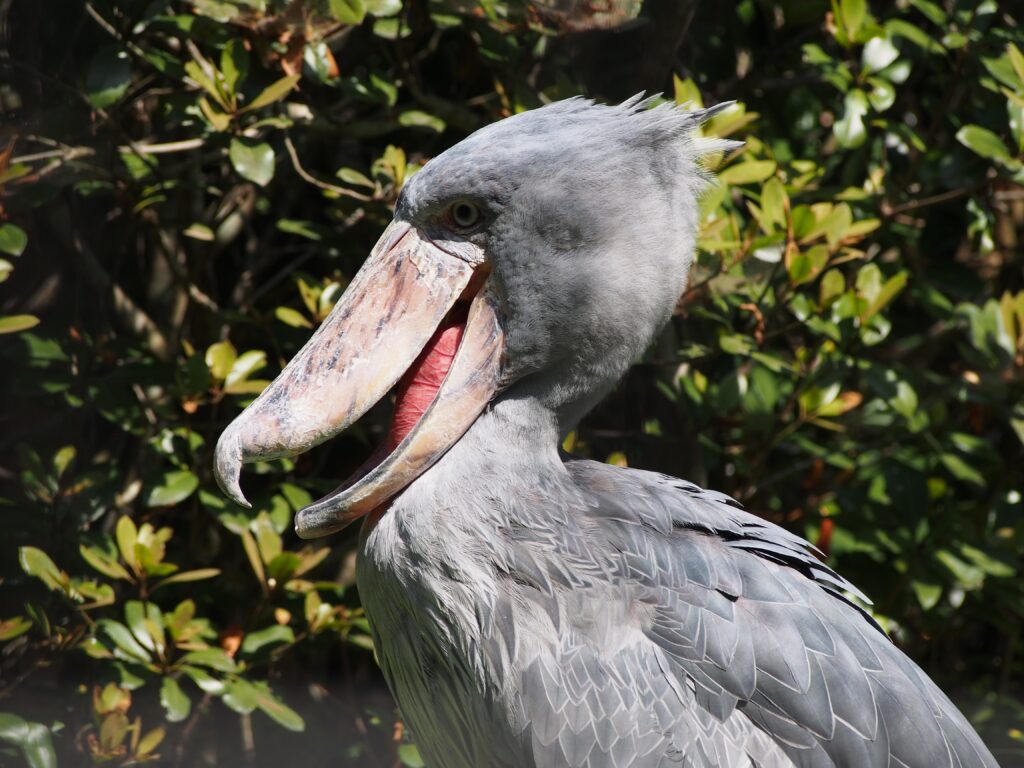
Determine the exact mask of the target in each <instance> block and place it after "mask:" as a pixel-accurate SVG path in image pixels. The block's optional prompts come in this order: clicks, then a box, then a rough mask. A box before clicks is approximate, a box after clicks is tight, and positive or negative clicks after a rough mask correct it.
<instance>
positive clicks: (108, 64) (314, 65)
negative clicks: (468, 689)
mask: <svg viewBox="0 0 1024 768" xmlns="http://www.w3.org/2000/svg"><path fill="white" fill-rule="evenodd" d="M1021 20H1022V19H1021V14H1020V6H1019V5H1016V4H1011V3H1003V2H999V3H997V2H994V0H987V1H986V2H980V3H979V2H971V1H970V0H934V1H933V0H901V1H900V2H896V3H881V2H879V3H872V4H868V3H866V2H865V0H837V2H833V3H829V2H825V1H824V0H817V1H811V2H803V1H800V2H798V1H797V0H781V1H779V2H772V1H771V0H741V2H738V3H736V4H731V3H700V4H698V3H696V2H690V1H688V0H644V2H641V1H640V0H619V2H612V1H611V0H608V1H606V2H599V1H598V0H593V1H592V2H582V1H579V2H577V1H575V0H543V1H542V0H535V1H534V2H525V1H524V0H520V1H518V2H517V1H515V0H510V1H509V2H503V1H501V2H499V1H498V0H479V2H474V1H472V0H429V1H428V0H404V1H403V0H189V1H187V2H182V1H180V0H89V1H88V2H70V1H68V0H59V1H58V0H53V1H51V2H46V3H24V2H19V3H14V2H12V0H3V2H0V109H2V111H3V114H4V120H3V124H2V127H0V251H2V254H0V279H2V280H3V281H4V284H3V286H2V289H0V291H2V292H0V315H2V317H0V331H2V332H3V335H2V336H0V354H2V356H3V360H4V365H5V369H6V373H5V375H4V376H3V377H2V380H0V382H2V383H0V391H2V397H3V400H2V402H3V415H2V418H3V421H2V428H0V482H2V491H0V516H2V520H0V525H2V530H3V537H2V540H0V579H2V581H0V712H2V713H3V714H0V762H2V763H3V764H4V765H8V764H10V765H20V764H25V763H26V762H27V764H29V765H32V766H50V765H54V764H55V762H56V761H59V762H60V764H62V765H87V764H91V763H93V762H95V763H97V764H99V763H103V764H109V765H130V764H136V763H141V762H156V763H159V764H161V765H180V766H197V765H216V764H221V765H259V766H264V765H266V766H269V765H277V764H280V763H281V762H282V761H285V760H289V759H295V756H296V755H302V759H303V760H305V761H306V762H307V763H308V764H312V765H332V764H338V765H367V766H370V765H377V766H390V765H395V764H396V763H398V762H401V763H404V764H406V765H416V764H418V757H417V755H416V752H415V749H414V747H413V746H412V745H411V744H410V743H408V741H407V740H406V739H405V738H404V736H403V733H402V730H401V726H400V724H396V717H395V713H394V709H393V705H392V703H391V700H390V698H389V697H388V695H387V692H386V690H385V689H384V688H383V686H382V684H381V681H380V678H379V675H378V673H377V671H376V668H375V665H374V662H373V658H372V653H371V651H370V647H371V646H370V642H369V638H368V636H367V634H366V626H365V624H364V622H363V620H362V616H361V613H360V609H359V602H358V596H357V595H356V594H355V593H354V590H353V588H352V551H353V546H354V538H355V532H354V531H349V532H347V533H345V534H343V535H341V536H338V537H334V538H333V539H331V540H330V541H325V542H318V543H317V544H315V545H313V546H310V545H305V546H303V545H302V544H301V543H300V542H299V541H298V540H297V539H296V538H295V536H294V535H293V534H292V533H291V525H290V521H291V516H292V514H293V512H294V510H295V509H296V508H297V507H299V506H301V505H302V504H303V503H305V502H307V501H308V500H309V499H310V498H311V497H315V496H317V495H319V494H322V493H323V492H325V491H326V490H329V489H330V488H332V487H333V486H334V484H335V482H336V481H337V479H338V478H339V477H341V476H343V475H345V474H347V473H348V472H349V471H350V470H351V469H352V468H354V467H355V466H356V465H358V464H359V463H360V462H361V461H362V459H363V457H364V456H365V455H366V454H367V453H368V451H369V450H370V446H371V444H373V443H374V441H375V440H376V439H378V438H379V437H380V434H381V433H382V430H383V429H384V425H385V421H386V409H381V412H374V413H373V414H371V417H370V418H369V419H367V420H365V421H364V423H363V425H362V426H361V427H360V428H359V429H353V430H351V431H350V432H349V433H348V434H346V435H345V436H343V437H341V438H339V439H338V440H335V441H333V442H332V443H331V444H330V445H327V446H324V447H322V448H320V449H318V450H316V451H314V452H312V453H311V454H309V455H307V456H303V457H301V458H299V459H297V460H295V461H294V462H292V461H278V462H272V463H268V464H265V465H259V466H257V472H258V473H259V476H258V477H252V478H250V480H249V484H248V486H247V488H252V489H253V490H254V493H253V497H254V498H255V500H256V502H257V503H256V506H255V509H254V510H253V511H252V512H246V511H243V510H241V509H238V508H235V507H233V506H231V505H230V504H228V503H227V502H225V501H224V499H223V498H222V497H221V495H220V494H219V492H218V491H217V489H216V487H215V485H214V482H213V480H212V477H211V471H210V464H211V450H212V447H213V445H214V443H215V440H216V438H217V436H218V434H219V433H220V431H221V430H222V429H223V427H224V426H225V425H226V424H227V423H228V421H229V420H230V419H231V418H232V417H233V416H234V415H235V414H237V413H238V411H239V409H240V408H242V407H243V406H244V405H245V404H246V402H248V401H249V400H250V399H251V398H252V397H253V395H254V393H256V392H258V391H259V390H260V389H261V387H262V386H263V385H264V384H265V383H266V380H268V379H270V378H272V376H273V375H274V373H276V371H278V370H279V369H280V367H281V366H282V365H283V363H284V362H285V361H287V359H288V358H289V357H290V356H291V355H292V354H293V353H294V352H295V351H296V350H297V349H298V347H299V346H300V345H301V343H302V342H303V340H304V339H305V338H306V337H307V336H308V334H309V329H310V328H312V327H314V326H315V325H316V323H317V322H318V321H319V320H320V319H322V318H323V316H324V315H325V314H326V312H327V311H328V310H329V308H330V307H331V305H332V304H333V302H334V301H335V300H336V299H337V297H338V295H339V294H340V292H341V290H342V289H343V288H344V286H345V284H346V282H347V280H348V279H349V278H350V277H351V276H352V275H353V273H354V272H355V270H356V269H357V268H358V266H359V264H360V262H361V260H362V259H363V258H364V256H365V255H366V254H367V253H368V252H369V249H370V247H371V246H372V244H373V242H374V240H375V239H376V237H377V235H378V234H379V232H380V231H381V230H382V228H383V227H384V225H385V223H386V221H387V220H388V218H389V216H390V207H391V205H392V203H393V202H394V200H395V198H396V195H397V192H398V190H399V189H400V187H401V185H402V183H403V181H404V180H405V179H406V178H408V177H409V176H410V175H411V174H413V173H414V172H415V171H416V170H417V169H418V167H420V166H421V165H422V164H423V163H424V162H426V161H427V160H429V158H430V157H431V156H433V155H435V154H437V153H438V152H440V151H441V150H443V149H444V148H446V147H448V146H450V145H451V144H453V143H455V142H456V141H458V140H459V139H460V138H462V137H463V136H465V135H466V134H467V133H469V132H471V131H472V130H474V129H475V128H477V127H479V126H482V125H484V124H486V123H488V122H490V121H493V120H495V119H498V118H500V117H502V116H505V115H508V114H511V113H514V112H516V111H519V110H522V109H528V108H531V107H535V106H538V105H540V104H542V103H545V102H547V101H551V100H554V99H559V98H563V97H568V96H572V95H576V94H580V93H582V94H585V95H588V96H593V97H598V98H601V99H607V100H611V101H616V100H620V99H622V98H625V97H628V96H630V95H632V94H633V93H636V92H638V91H641V90H647V91H649V92H659V91H660V92H663V93H665V94H666V97H667V98H675V99H676V100H677V101H679V102H681V103H685V102H689V103H691V104H694V105H696V104H700V103H707V104H712V103H718V102H720V101H724V100H729V99H735V100H737V102H738V105H737V106H736V107H735V108H733V109H732V110H731V111H729V112H726V113H725V114H723V115H722V116H720V117H718V118H716V120H715V121H714V123H713V124H712V125H710V126H709V127H708V129H707V130H708V131H709V132H711V133H716V134H718V135H728V136H731V137H734V138H742V139H745V140H746V144H745V146H744V147H743V148H742V149H741V150H738V151H736V152H734V153H732V154H731V155H730V156H728V157H725V158H721V159H717V158H716V159H714V160H713V161H712V162H713V164H715V165H716V166H717V168H718V170H719V171H720V178H721V183H720V185H719V186H718V187H717V188H716V189H715V190H714V191H713V192H712V193H711V194H710V195H709V196H708V199H707V200H706V201H705V202H704V207H703V210H704V218H703V232H702V238H701V240H702V243H701V244H702V247H703V252H702V254H701V256H700V260H699V264H698V267H697V269H696V270H695V274H694V276H693V280H692V287H691V288H690V289H689V290H688V292H687V293H686V295H685V296H683V297H682V298H681V300H680V304H679V311H678V313H677V314H678V316H677V318H676V319H675V321H674V322H673V323H672V325H671V326H670V327H669V328H668V329H666V331H665V333H664V334H663V335H662V337H661V339H660V340H659V342H658V343H657V344H656V345H655V347H654V348H653V349H652V350H650V352H649V353H648V355H647V357H646V358H645V359H644V360H643V361H642V362H640V363H639V364H638V365H637V366H636V367H635V368H634V369H633V371H632V372H631V373H630V375H629V377H628V378H627V379H626V381H624V382H623V384H622V385H621V386H620V387H619V388H618V389H617V390H616V392H615V393H614V394H613V395H612V397H611V398H610V399H609V400H608V401H607V402H606V403H604V404H603V405H602V406H600V407H599V408H598V410H597V411H596V412H595V413H594V414H592V415H591V416H590V417H589V418H588V420H587V421H586V422H585V424H584V426H582V427H581V429H580V430H579V432H578V433H576V434H573V435H570V436H569V438H568V441H567V443H568V444H569V447H571V448H573V449H574V450H576V451H577V452H579V453H583V454H586V455H590V456H592V457H595V458H600V459H605V460H608V461H612V462H616V463H628V464H630V465H636V466H643V467H646V468H654V469H659V470H664V471H667V472H671V473H674V474H677V475H681V476H684V477H688V478H690V479H693V480H695V481H697V482H699V483H703V484H706V485H708V486H711V487H714V488H718V489H721V490H723V491H726V492H728V493H730V494H732V495H733V496H735V497H736V498H737V499H739V500H740V501H742V502H743V503H744V504H745V505H746V506H747V507H748V508H749V509H751V510H753V511H754V512H756V513H758V514H760V515H763V516H765V517H767V518H770V519H772V520H774V521H776V522H780V523H781V524H783V525H786V526H788V527H790V528H792V529H794V530H796V531H798V532H800V533H801V534H804V535H806V536H807V537H808V538H809V539H810V540H811V541H813V542H816V543H817V544H818V546H819V547H820V548H821V549H822V550H823V551H824V552H825V553H826V554H827V555H828V557H829V560H830V562H831V563H832V564H833V565H834V566H835V567H836V568H838V569H839V570H841V571H842V572H843V573H844V574H845V575H847V576H848V577H850V578H851V579H852V580H853V581H854V582H855V583H857V584H858V585H859V586H860V587H862V588H863V589H864V591H865V592H867V593H868V594H869V595H871V596H872V597H873V599H874V600H875V605H874V611H875V613H876V615H877V616H879V617H880V620H882V621H883V622H884V623H885V624H886V625H887V627H888V628H889V629H890V631H891V632H892V633H893V636H894V638H895V640H896V642H898V643H899V644H900V645H901V646H902V647H904V648H905V649H906V650H907V652H908V653H910V654H911V655H912V656H913V657H914V658H916V659H917V660H918V661H919V663H921V664H922V665H923V666H924V668H925V669H926V670H927V671H928V672H929V673H930V674H932V675H933V676H934V677H935V678H936V679H937V680H938V681H939V682H940V684H942V685H943V686H944V687H945V688H946V689H947V690H948V691H949V692H950V693H951V695H952V696H953V697H954V698H955V699H956V700H957V701H958V702H960V703H961V705H962V707H963V708H964V709H965V711H966V712H967V713H968V714H969V716H970V717H971V718H972V719H973V721H974V722H975V723H976V725H977V726H978V728H979V729H980V730H981V731H982V732H983V734H984V735H985V737H986V739H987V740H988V741H989V743H990V744H991V745H992V746H993V748H994V749H996V750H997V754H998V757H999V759H1000V761H1001V763H1002V764H1003V765H1024V735H1022V732H1021V729H1024V717H1022V713H1024V705H1022V703H1021V701H1022V697H1024V653H1022V652H1021V648H1020V644H1021V637H1020V635H1021V627H1022V614H1024V580H1022V578H1021V572H1022V567H1024V558H1022V542H1024V510H1022V493H1024V471H1022V467H1024V448H1022V446H1024V397H1022V394H1024V270H1022V248H1021V236H1022V222H1024V186H1022V183H1024V53H1022V51H1024V33H1022V31H1021V27H1020V22H1021ZM303 729H304V733H302V731H303Z"/></svg>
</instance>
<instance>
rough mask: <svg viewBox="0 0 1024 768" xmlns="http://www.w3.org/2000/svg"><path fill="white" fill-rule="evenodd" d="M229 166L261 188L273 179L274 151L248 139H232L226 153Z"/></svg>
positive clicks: (268, 146)
mask: <svg viewBox="0 0 1024 768" xmlns="http://www.w3.org/2000/svg"><path fill="white" fill-rule="evenodd" d="M228 154H229V156H230V157H231V165H232V166H234V169H235V170H236V171H238V174H239V176H242V177H243V178H246V179H248V180H249V181H252V182H255V183H256V184H259V185H260V186H261V187H263V186H266V185H267V184H268V183H270V180H271V179H272V178H274V150H273V149H272V148H271V147H270V145H269V144H267V143H265V142H253V141H250V140H248V139H232V140H231V147H230V150H229V152H228Z"/></svg>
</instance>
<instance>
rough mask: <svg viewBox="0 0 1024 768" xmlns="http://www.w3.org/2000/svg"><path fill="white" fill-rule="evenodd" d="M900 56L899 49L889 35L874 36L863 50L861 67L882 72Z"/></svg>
mask: <svg viewBox="0 0 1024 768" xmlns="http://www.w3.org/2000/svg"><path fill="white" fill-rule="evenodd" d="M899 57H900V52H899V49H898V48H897V47H896V46H895V45H893V44H892V39H891V38H889V37H887V36H881V35H880V36H878V37H872V38H871V39H870V40H868V41H867V43H865V45H864V50H863V51H862V52H861V67H862V68H863V69H864V71H865V72H881V71H882V70H883V69H885V68H886V67H888V66H889V65H890V64H892V63H893V62H894V61H896V59H898V58H899Z"/></svg>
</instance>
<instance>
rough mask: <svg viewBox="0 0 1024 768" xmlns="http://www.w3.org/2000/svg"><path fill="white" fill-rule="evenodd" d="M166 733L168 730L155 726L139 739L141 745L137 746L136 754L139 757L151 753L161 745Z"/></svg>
mask: <svg viewBox="0 0 1024 768" xmlns="http://www.w3.org/2000/svg"><path fill="white" fill-rule="evenodd" d="M166 735H167V732H166V731H165V730H164V729H163V728H154V729H153V730H151V731H149V732H147V733H146V735H145V736H143V737H142V738H141V739H139V746H138V747H137V748H136V750H135V754H136V755H138V756H139V757H145V756H146V755H148V754H150V753H151V752H153V751H154V750H155V749H156V748H157V747H159V746H160V743H161V742H162V741H163V740H164V736H166Z"/></svg>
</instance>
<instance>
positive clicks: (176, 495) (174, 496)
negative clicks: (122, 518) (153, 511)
mask: <svg viewBox="0 0 1024 768" xmlns="http://www.w3.org/2000/svg"><path fill="white" fill-rule="evenodd" d="M198 487H199V478H198V477H196V476H195V475H194V474H193V473H192V472H190V471H189V470H187V469H182V470H175V471H173V472H164V473H163V474H162V475H161V476H160V477H159V478H158V480H157V481H156V482H155V483H154V484H153V485H152V487H151V488H150V490H149V493H148V494H147V496H146V506H147V507H170V506H174V505H175V504H178V503H180V502H182V501H184V500H185V499H187V498H188V497H189V496H191V495H192V494H193V492H194V491H195V490H196V488H198Z"/></svg>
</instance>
